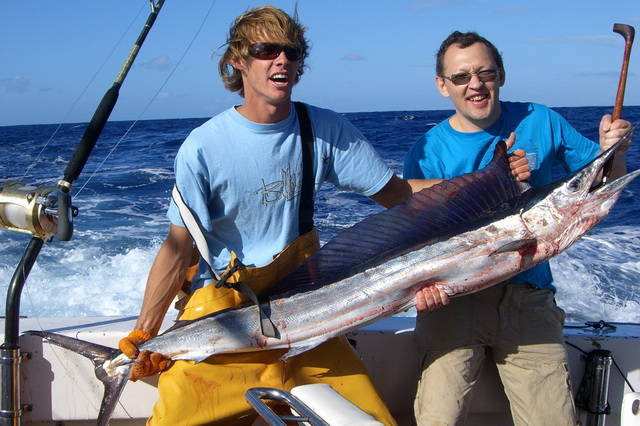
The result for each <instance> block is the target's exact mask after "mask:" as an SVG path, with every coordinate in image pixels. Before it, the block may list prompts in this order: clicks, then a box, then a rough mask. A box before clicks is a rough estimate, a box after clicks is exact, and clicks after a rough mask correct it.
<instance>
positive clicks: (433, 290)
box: [416, 285, 449, 312]
mask: <svg viewBox="0 0 640 426" xmlns="http://www.w3.org/2000/svg"><path fill="white" fill-rule="evenodd" d="M448 304H449V296H448V295H447V293H446V292H445V291H444V289H443V288H440V287H439V286H435V285H430V286H427V287H425V288H423V289H421V290H418V291H417V292H416V309H417V310H418V311H419V312H421V311H424V310H427V311H429V312H433V311H435V310H436V309H439V308H441V307H443V306H446V305H448Z"/></svg>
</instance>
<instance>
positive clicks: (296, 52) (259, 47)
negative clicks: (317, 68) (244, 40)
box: [249, 43, 304, 61]
mask: <svg viewBox="0 0 640 426" xmlns="http://www.w3.org/2000/svg"><path fill="white" fill-rule="evenodd" d="M282 52H284V54H285V56H286V57H287V59H288V60H290V61H299V60H300V59H302V56H304V55H303V52H302V46H298V45H295V44H288V45H282V44H276V43H253V44H252V45H250V46H249V55H251V56H252V57H254V58H256V59H263V60H265V59H275V58H277V57H278V56H280V53H282Z"/></svg>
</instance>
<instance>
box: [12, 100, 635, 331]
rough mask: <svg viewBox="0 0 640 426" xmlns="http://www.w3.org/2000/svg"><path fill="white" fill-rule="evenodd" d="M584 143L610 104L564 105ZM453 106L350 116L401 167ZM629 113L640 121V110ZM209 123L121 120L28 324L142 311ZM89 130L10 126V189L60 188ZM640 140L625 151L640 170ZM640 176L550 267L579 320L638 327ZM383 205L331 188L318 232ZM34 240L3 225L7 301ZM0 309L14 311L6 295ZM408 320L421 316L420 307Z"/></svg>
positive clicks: (43, 261)
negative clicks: (176, 164) (191, 147)
mask: <svg viewBox="0 0 640 426" xmlns="http://www.w3.org/2000/svg"><path fill="white" fill-rule="evenodd" d="M557 111H559V112H560V113H561V114H562V115H563V116H565V117H566V118H567V119H568V120H569V122H571V123H572V124H573V125H574V126H575V127H576V128H577V129H578V130H579V131H581V132H582V133H583V134H584V135H585V136H587V137H589V138H591V139H596V138H597V128H598V123H599V121H600V118H601V116H602V115H603V114H605V113H609V112H610V108H601V107H580V108H557ZM450 114H451V111H396V112H367V113H349V114H345V116H346V117H347V118H348V119H349V120H351V121H352V122H353V124H354V125H355V126H356V127H358V128H359V129H360V130H361V131H362V132H363V133H364V134H365V135H366V136H367V137H368V138H369V139H370V140H371V142H372V144H373V145H374V146H375V147H376V149H377V150H378V151H379V152H380V154H381V155H382V156H383V158H385V160H386V161H387V162H388V164H389V165H390V166H391V167H392V168H393V169H394V170H395V171H396V172H397V173H398V174H400V173H401V172H402V162H403V157H404V153H405V152H406V151H407V149H408V148H409V146H410V145H411V144H412V143H413V142H414V141H415V140H416V139H417V138H418V137H419V136H420V135H421V134H423V133H424V132H425V131H427V130H428V129H429V128H431V127H432V126H433V125H435V124H436V123H438V122H439V121H441V120H442V119H444V118H446V117H448V116H449V115H450ZM624 117H625V118H626V119H628V120H630V121H632V122H636V121H639V120H640V107H625V110H624ZM205 120H206V119H205V118H198V119H180V120H150V121H140V122H137V123H135V125H133V124H134V123H132V122H111V123H108V124H107V126H106V127H105V130H104V132H103V134H102V136H101V138H100V140H99V142H98V144H97V145H96V148H95V149H94V151H93V153H92V156H91V158H90V159H89V162H88V163H87V165H86V166H85V168H84V171H83V173H82V174H81V176H80V178H79V179H78V180H77V181H76V182H75V183H74V190H73V192H72V196H73V204H74V205H75V206H77V207H78V208H79V210H80V214H79V216H78V217H77V218H76V220H75V229H74V236H73V239H72V240H71V241H69V242H60V241H57V240H55V239H54V240H53V241H52V242H48V243H46V244H45V245H44V247H43V249H42V252H41V254H40V256H39V258H38V261H37V263H36V265H35V266H34V268H33V270H32V272H31V274H30V276H29V278H28V280H27V283H26V285H25V288H24V290H23V293H22V300H21V315H24V316H29V317H52V316H53V317H57V316H95V315H136V314H137V313H138V311H139V309H140V304H141V302H142V296H143V292H144V286H145V281H146V277H147V274H148V272H149V269H150V267H151V263H152V262H153V259H154V257H155V254H156V252H157V250H158V248H159V247H160V245H161V243H162V241H163V239H164V237H165V236H166V232H167V230H168V220H167V219H166V217H165V212H166V209H167V206H168V202H169V197H170V191H171V188H172V185H173V158H174V156H175V153H176V152H177V150H178V147H179V146H180V144H181V142H182V141H183V140H184V138H185V137H186V136H187V135H188V133H189V131H190V130H191V129H193V128H194V127H196V126H198V125H199V124H200V123H202V122H203V121H205ZM84 129H85V124H65V125H62V126H56V125H33V126H8V127H0V183H4V182H6V181H10V180H19V181H22V182H25V183H27V184H29V185H34V186H55V184H56V182H57V181H58V179H59V178H60V177H61V175H62V172H63V170H64V168H65V166H66V163H67V161H68V160H69V158H70V157H71V154H72V153H73V151H74V149H75V146H76V144H77V143H78V141H79V140H80V137H81V135H82V133H83V132H84ZM639 143H640V142H636V143H635V144H634V145H632V148H631V150H630V152H629V153H628V154H627V162H628V167H629V170H635V169H637V168H640V146H638V144H639ZM639 195H640V180H636V181H635V182H633V183H632V184H631V185H630V186H629V187H627V189H626V190H625V191H624V193H623V194H622V196H621V198H620V200H619V201H618V203H617V205H616V206H615V208H614V210H613V212H612V213H611V214H610V215H609V216H608V217H607V218H605V220H603V221H602V222H601V223H600V224H599V225H598V226H597V227H596V228H595V229H594V230H592V231H591V232H590V233H589V234H587V235H586V236H585V237H583V238H582V239H581V240H580V241H578V242H577V243H576V244H575V245H574V246H573V247H571V248H570V249H569V250H568V251H567V252H565V253H563V254H561V255H559V256H557V257H556V258H554V259H553V260H552V262H551V264H552V270H553V273H554V277H555V284H556V286H557V287H558V294H557V301H558V304H559V305H560V306H561V307H562V308H563V309H564V310H565V311H566V312H567V319H568V321H571V322H584V321H599V320H606V321H620V322H640V309H639V300H638V296H637V294H638V292H637V290H636V289H637V287H638V286H639V285H640V197H639ZM381 209H382V208H381V207H379V206H377V205H376V204H375V203H373V202H372V201H370V200H369V199H368V198H366V197H361V196H358V195H354V194H352V193H347V192H343V191H339V190H337V189H335V188H333V187H331V186H329V185H326V186H325V187H323V188H322V191H321V193H320V194H319V196H318V199H317V203H316V215H315V218H316V225H317V226H318V229H319V232H320V238H321V241H322V243H325V242H327V241H328V240H329V239H331V238H332V237H333V236H334V235H335V234H336V233H338V232H340V231H341V230H343V229H345V228H347V227H349V226H351V225H353V224H354V223H356V222H357V221H360V220H362V219H364V218H365V217H367V216H369V215H371V214H373V213H376V212H378V211H380V210H381ZM29 240H30V236H29V235H26V234H21V233H16V232H12V231H8V230H2V229H0V253H2V255H1V256H0V294H2V295H4V294H6V291H7V288H8V286H9V283H10V281H11V278H12V276H13V274H14V272H15V268H16V265H17V264H18V262H19V260H20V258H21V256H22V253H23V251H24V249H25V248H26V246H27V244H28V242H29ZM0 309H2V312H4V310H5V302H4V297H3V298H2V302H0ZM408 314H409V315H411V314H412V312H411V311H410V312H409V313H408Z"/></svg>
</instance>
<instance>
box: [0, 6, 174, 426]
mask: <svg viewBox="0 0 640 426" xmlns="http://www.w3.org/2000/svg"><path fill="white" fill-rule="evenodd" d="M149 4H150V6H151V13H150V14H149V17H148V18H147V21H146V22H145V24H144V27H143V29H142V31H141V32H140V35H139V36H138V39H137V40H136V42H135V44H134V46H133V48H132V49H131V51H130V52H129V56H128V57H127V59H126V60H125V62H124V64H123V66H122V68H121V69H120V72H119V73H118V75H117V77H116V79H115V81H114V83H113V85H112V86H111V88H110V89H109V90H107V92H106V93H105V95H104V96H103V98H102V100H101V101H100V104H99V105H98V108H97V109H96V111H95V112H94V114H93V117H92V118H91V121H90V122H89V124H88V125H87V128H86V129H85V132H84V134H83V135H82V138H81V139H80V142H79V143H78V145H77V146H76V149H75V151H74V153H73V155H72V157H71V159H70V160H69V162H68V164H67V167H66V168H65V170H64V174H63V178H62V179H61V180H60V181H59V182H58V184H57V186H56V187H53V186H44V187H39V188H37V187H34V186H30V185H26V184H24V183H22V182H16V181H12V182H6V183H4V184H0V228H5V229H9V230H13V231H18V232H23V233H27V234H31V235H32V238H31V241H30V242H29V244H28V246H27V248H26V250H25V252H24V254H23V256H22V258H21V260H20V262H19V263H18V266H17V268H16V271H15V273H14V275H13V277H12V279H11V284H10V285H9V289H8V291H7V303H6V316H5V335H4V336H5V340H4V343H3V344H2V345H1V346H0V386H1V394H0V425H19V424H20V416H21V414H22V411H23V407H22V406H21V405H20V375H19V368H20V363H21V355H20V347H19V345H18V339H19V330H20V327H19V321H20V295H21V293H22V288H23V287H24V284H25V282H26V279H27V276H28V275H29V273H30V272H31V269H32V267H33V265H34V264H35V261H36V259H37V257H38V255H39V253H40V250H41V249H42V246H43V244H44V242H45V241H47V240H51V239H52V238H53V236H54V235H55V236H56V237H57V239H58V240H60V241H69V240H71V237H72V235H73V217H75V216H76V215H77V213H78V209H77V208H75V207H73V206H72V204H71V203H72V202H71V195H70V192H71V190H72V188H73V182H74V181H75V180H76V179H77V178H78V176H79V175H80V173H81V172H82V169H83V168H84V166H85V164H86V162H87V160H88V158H89V156H90V155H91V151H92V150H93V148H94V146H95V144H96V142H97V141H98V138H99V137H100V134H101V133H102V130H103V129H104V126H105V124H106V123H107V120H108V119H109V116H110V115H111V112H112V111H113V108H114V106H115V104H116V102H117V100H118V95H119V91H120V87H121V86H122V83H123V81H124V79H125V78H126V76H127V74H128V73H129V70H130V69H131V66H132V65H133V62H134V61H135V58H136V56H137V55H138V52H139V51H140V48H141V46H142V44H143V43H144V40H145V39H146V37H147V35H148V34H149V31H150V30H151V27H152V26H153V24H154V22H155V20H156V18H157V16H158V13H160V9H161V8H162V5H163V4H164V0H157V1H154V0H149Z"/></svg>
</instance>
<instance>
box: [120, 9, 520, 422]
mask: <svg viewBox="0 0 640 426" xmlns="http://www.w3.org/2000/svg"><path fill="white" fill-rule="evenodd" d="M304 32H305V28H303V27H302V26H301V25H300V24H299V23H298V21H297V19H295V18H292V17H290V16H289V15H287V14H286V13H284V12H283V11H281V10H280V9H276V8H273V7H270V6H265V7H260V8H256V9H253V10H249V11H247V12H246V13H244V14H242V15H241V16H240V17H238V18H237V19H236V20H235V22H234V23H233V25H232V27H231V30H230V32H229V35H228V38H227V48H226V51H225V52H224V54H223V55H222V58H221V59H220V63H219V72H220V75H221V76H222V80H223V83H224V85H225V87H226V88H227V89H228V90H230V91H232V92H237V93H238V94H239V95H240V96H241V97H243V98H244V102H243V103H242V104H241V105H238V106H235V107H232V108H229V109H228V110H227V111H224V112H223V113H221V114H219V115H217V116H216V117H213V118H212V119H210V120H209V121H207V122H206V123H204V124H203V125H202V126H200V127H198V128H197V129H195V130H194V131H193V132H192V133H191V134H190V135H189V136H188V138H187V139H186V140H185V141H184V143H183V144H182V146H181V147H180V150H179V152H178V154H177V156H176V160H175V178H176V189H175V191H174V194H175V195H174V197H173V200H172V203H171V205H170V207H169V212H168V217H169V219H170V221H171V225H170V230H169V235H168V237H167V239H166V240H165V242H164V243H163V245H162V247H161V248H160V251H159V252H158V255H157V257H156V260H155V262H154V264H153V267H152V269H151V272H150V273H149V279H148V282H147V287H146V291H145V295H144V300H143V305H142V308H141V312H140V316H139V318H138V321H137V324H136V330H135V331H133V332H132V333H131V334H130V335H129V336H128V337H127V338H124V339H122V341H121V344H120V345H119V346H120V348H121V349H122V351H123V352H124V353H125V354H127V356H129V357H130V358H135V359H137V362H136V365H135V366H134V367H133V368H132V371H131V378H132V379H138V378H141V377H144V376H147V375H151V374H155V373H157V372H158V371H162V370H165V369H166V367H167V360H166V359H162V356H161V355H160V354H150V353H145V352H144V351H143V352H141V353H138V350H137V345H138V344H139V343H140V342H143V341H144V340H145V339H148V338H149V337H150V336H154V335H156V334H157V333H158V331H159V329H160V326H161V323H162V320H163V318H164V316H165V314H166V312H167V310H168V308H169V306H170V304H171V302H172V300H173V299H174V297H175V296H176V295H177V294H178V291H179V290H180V287H181V285H182V284H183V281H184V280H185V276H186V271H187V267H188V266H189V264H190V260H191V253H192V244H193V241H194V239H195V240H196V241H198V249H200V253H209V254H210V255H209V256H206V257H207V258H206V259H201V260H200V266H199V269H198V272H197V273H196V274H195V276H194V277H193V279H192V284H191V287H192V289H196V290H195V291H194V292H193V293H192V294H191V295H190V297H189V299H188V301H187V302H186V303H185V304H184V306H183V308H182V313H181V316H180V319H184V320H192V319H197V318H200V317H202V316H204V315H207V314H209V313H212V312H217V311H219V310H222V309H226V308H231V307H234V306H238V305H240V304H243V303H247V302H248V301H249V300H250V298H251V297H253V296H255V295H259V294H260V293H262V292H265V291H266V290H268V289H269V288H270V287H271V286H273V285H274V284H275V283H276V282H278V280H279V279H280V278H282V276H284V275H285V274H286V273H287V272H289V271H291V270H292V269H293V268H294V267H295V266H297V265H298V264H299V263H300V262H302V261H303V260H304V259H305V258H306V257H308V256H309V255H311V253H312V252H313V251H315V250H316V249H317V248H318V246H319V243H318V236H317V233H316V230H315V228H313V222H312V219H311V218H310V217H309V216H311V217H312V215H313V199H314V198H315V193H316V191H317V190H319V188H320V187H321V185H322V184H323V182H325V181H327V182H331V183H333V184H334V185H336V186H337V187H339V188H342V189H345V190H351V191H355V192H358V193H361V194H363V195H365V196H368V197H370V198H371V199H373V200H374V201H376V202H377V203H379V204H381V205H383V206H385V207H392V206H394V205H396V204H398V203H400V202H402V201H403V200H404V199H405V198H407V197H408V196H410V195H411V194H412V192H413V191H414V190H417V189H420V188H422V187H425V186H429V185H431V184H433V183H434V182H437V180H436V181H424V180H413V181H411V182H408V181H406V180H402V179H400V178H398V177H397V176H396V175H395V174H394V173H393V172H392V171H391V170H390V169H389V168H388V167H387V166H386V165H385V163H384V161H383V160H382V159H381V158H380V157H379V156H378V155H377V154H376V152H375V151H374V149H373V148H372V147H371V146H370V145H369V143H368V142H367V140H366V139H365V138H364V136H362V134H361V133H360V132H359V131H358V130H357V129H356V128H355V127H354V126H353V125H351V124H350V123H349V122H348V121H347V120H346V119H345V118H343V117H342V116H341V115H340V114H337V113H334V112H332V111H329V110H325V109H321V108H317V107H313V106H310V105H305V104H297V105H294V103H292V101H291V93H292V89H293V87H294V85H295V84H296V83H297V82H298V81H299V80H300V78H301V76H302V74H303V72H304V64H305V59H306V58H307V56H308V54H309V51H308V50H309V49H308V45H307V40H306V39H305V37H304ZM299 108H301V109H299ZM305 112H306V113H307V114H308V116H309V119H310V120H304V116H305V115H306V114H305ZM305 123H306V125H305ZM306 127H308V128H310V131H305V130H304V129H305V128H306ZM309 140H310V142H311V145H312V146H311V149H308V148H309V147H308V144H307V143H306V142H307V141H309ZM522 154H523V153H522ZM307 159H308V160H307ZM510 164H511V166H512V171H513V173H514V175H516V176H518V177H519V178H527V177H528V165H527V164H526V159H525V158H524V157H523V156H522V155H520V156H516V157H515V161H512V162H511V163H510ZM308 177H309V179H308ZM307 189H308V191H307ZM190 215H191V216H190ZM185 216H186V217H185ZM193 222H195V223H197V225H198V226H196V227H195V228H194V227H190V226H188V225H187V224H188V223H193ZM196 237H203V238H196ZM203 240H204V241H206V243H207V244H206V245H202V244H201V242H202V241H203ZM204 249H206V251H205V250H204ZM205 255H206V254H205ZM234 283H235V284H237V285H234ZM241 283H244V284H245V285H244V286H243V285H241ZM236 289H237V291H236ZM255 308H256V318H258V312H259V311H258V307H257V306H256V307H255ZM261 313H264V312H261ZM263 320H266V322H263V323H262V324H263V334H265V335H267V334H268V333H269V325H270V323H269V318H268V317H267V318H263ZM273 322H274V323H275V324H277V323H278V321H277V318H274V319H273ZM256 325H258V319H256ZM271 331H273V330H271ZM215 332H216V331H215V330H212V333H215ZM262 338H263V336H261V335H260V334H259V333H257V335H256V340H258V341H260V339H262ZM285 355H287V351H286V350H270V351H255V352H249V353H238V354H219V355H214V356H211V357H209V358H208V359H206V360H205V361H203V362H200V363H198V364H194V363H192V362H189V361H176V362H174V363H173V365H171V366H170V367H169V368H168V369H166V370H165V371H164V372H163V373H162V374H161V375H160V379H159V384H158V389H159V393H160V399H159V401H158V403H157V404H156V406H155V407H154V411H153V417H152V418H151V420H150V423H151V424H171V425H175V424H233V425H242V424H246V423H248V424H251V423H252V422H253V420H255V417H256V415H255V413H254V412H253V410H252V409H251V407H250V406H249V405H248V404H247V402H246V401H245V396H244V393H245V392H246V390H247V389H249V388H251V387H254V386H261V387H274V388H278V389H285V390H290V389H291V388H292V387H294V386H297V385H301V384H310V383H319V382H324V383H328V384H330V385H331V386H332V387H333V388H334V389H335V390H337V391H338V392H339V393H340V394H341V395H342V396H344V397H345V398H347V399H349V400H350V401H351V402H353V403H355V404H356V405H358V406H359V407H360V408H362V409H363V410H365V411H366V412H368V413H369V414H371V415H372V416H373V417H375V418H376V419H378V420H379V421H381V422H383V423H384V424H387V425H389V424H395V421H394V420H393V418H392V417H391V415H390V414H389V411H388V410H387V408H386V407H385V405H384V403H383V402H382V400H381V399H380V397H379V396H378V394H377V392H376V390H375V388H374V386H373V384H372V383H371V381H370V379H369V377H368V375H367V372H366V370H365V368H364V366H363V365H362V363H361V361H360V359H359V357H358V355H357V354H356V353H355V351H354V350H353V348H352V347H351V346H350V345H349V343H348V342H347V340H346V339H345V338H344V337H339V338H335V339H332V340H329V341H328V342H325V343H322V344H320V345H319V346H318V347H316V348H313V349H310V350H308V351H306V352H304V353H302V354H299V355H295V354H290V355H292V356H291V357H289V358H286V356H285ZM294 355H295V356H294ZM283 357H284V358H286V359H284V360H283V359H282V358H283Z"/></svg>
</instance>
